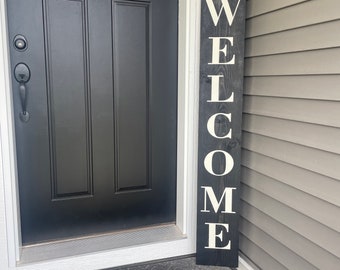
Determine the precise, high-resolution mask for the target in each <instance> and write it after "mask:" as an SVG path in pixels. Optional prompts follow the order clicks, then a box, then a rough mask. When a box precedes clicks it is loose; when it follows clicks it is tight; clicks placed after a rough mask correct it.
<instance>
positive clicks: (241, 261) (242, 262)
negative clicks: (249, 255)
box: [237, 255, 258, 270]
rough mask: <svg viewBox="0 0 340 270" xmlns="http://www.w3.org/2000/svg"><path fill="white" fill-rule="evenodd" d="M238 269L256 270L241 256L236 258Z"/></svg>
mask: <svg viewBox="0 0 340 270" xmlns="http://www.w3.org/2000/svg"><path fill="white" fill-rule="evenodd" d="M238 260H239V267H238V268H237V269H238V270H258V269H255V268H253V267H252V266H251V265H250V264H249V263H248V262H247V261H246V260H245V259H243V258H242V255H240V256H239V257H238Z"/></svg>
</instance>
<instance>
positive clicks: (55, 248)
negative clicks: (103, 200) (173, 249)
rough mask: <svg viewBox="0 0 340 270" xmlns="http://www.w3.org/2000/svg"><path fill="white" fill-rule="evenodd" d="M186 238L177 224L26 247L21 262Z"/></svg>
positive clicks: (32, 261)
mask: <svg viewBox="0 0 340 270" xmlns="http://www.w3.org/2000/svg"><path fill="white" fill-rule="evenodd" d="M184 238H186V235H184V234H182V232H181V230H180V229H179V228H178V227H177V226H176V225H175V224H167V225H159V226H153V227H147V228H141V229H135V230H127V231H120V232H113V233H109V234H102V235H96V236H87V237H81V238H74V239H67V240H63V241H53V242H48V243H39V244H35V245H28V246H23V247H22V248H21V256H20V261H19V262H18V265H23V264H29V263H36V262H42V261H48V260H54V259H60V258H65V257H71V256H76V255H83V254H88V253H93V252H100V251H107V250H114V249H122V248H126V247H131V246H140V245H145V244H150V243H157V242H169V241H174V240H180V239H184Z"/></svg>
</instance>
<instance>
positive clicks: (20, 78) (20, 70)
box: [14, 63, 31, 122]
mask: <svg viewBox="0 0 340 270" xmlns="http://www.w3.org/2000/svg"><path fill="white" fill-rule="evenodd" d="M14 76H15V79H16V80H17V82H18V83H19V96H20V101H21V108H22V111H21V112H20V114H19V117H20V119H21V121H23V122H28V120H29V119H30V114H29V113H28V111H27V87H26V83H27V82H28V81H29V80H30V77H31V72H30V69H29V68H28V66H27V65H26V64H24V63H19V64H17V65H16V66H15V68H14Z"/></svg>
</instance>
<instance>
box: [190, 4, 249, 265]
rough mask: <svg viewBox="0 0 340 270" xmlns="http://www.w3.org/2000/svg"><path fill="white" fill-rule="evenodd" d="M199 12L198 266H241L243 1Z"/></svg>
mask: <svg viewBox="0 0 340 270" xmlns="http://www.w3.org/2000/svg"><path fill="white" fill-rule="evenodd" d="M201 12H202V13H201V56H200V61H201V64H200V103H199V105H200V109H199V146H198V147H199V150H198V151H199V152H198V218H197V223H198V224H197V260H196V262H197V264H204V265H221V266H229V267H237V266H238V245H239V244H238V219H239V213H238V209H239V185H240V184H239V183H240V162H241V118H242V95H243V62H244V28H245V1H244V0H203V1H202V9H201Z"/></svg>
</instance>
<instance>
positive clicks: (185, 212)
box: [0, 0, 200, 270]
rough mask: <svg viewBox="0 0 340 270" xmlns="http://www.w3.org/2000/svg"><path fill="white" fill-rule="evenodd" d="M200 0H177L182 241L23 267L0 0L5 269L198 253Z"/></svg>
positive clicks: (0, 211) (0, 245)
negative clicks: (197, 175)
mask: <svg viewBox="0 0 340 270" xmlns="http://www.w3.org/2000/svg"><path fill="white" fill-rule="evenodd" d="M199 22H200V1H198V0H179V68H178V82H179V84H178V157H177V160H178V164H177V167H178V169H177V172H178V173H177V186H178V188H177V227H178V228H179V229H180V230H181V231H182V234H183V235H185V238H184V239H179V240H167V241H165V242H159V243H153V244H146V245H139V246H131V247H127V248H121V249H113V250H107V251H102V252H96V253H92V254H83V255H77V256H73V257H67V258H66V257H65V258H61V259H57V260H50V261H44V262H38V263H33V264H29V265H20V264H18V261H19V260H20V246H21V243H20V238H21V237H20V229H19V228H20V225H19V221H20V219H19V216H20V213H19V203H18V187H17V169H16V156H15V153H16V151H15V139H14V138H15V136H14V132H15V130H14V120H13V113H12V112H13V106H12V90H11V89H12V88H11V79H10V74H11V72H10V68H9V67H10V65H9V53H8V52H9V48H8V44H9V43H8V37H7V20H6V5H5V0H0V31H1V32H0V266H1V269H27V270H28V269H32V270H33V269H34V270H38V269H43V270H46V269H58V270H59V269H79V270H81V269H103V268H108V267H114V266H119V265H124V264H133V263H139V262H144V261H149V260H158V259H164V258H169V257H175V256H181V255H186V254H192V253H195V246H196V235H195V234H196V171H197V170H196V166H197V130H198V129H197V123H198V76H199V62H198V61H199V28H200V25H199Z"/></svg>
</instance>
